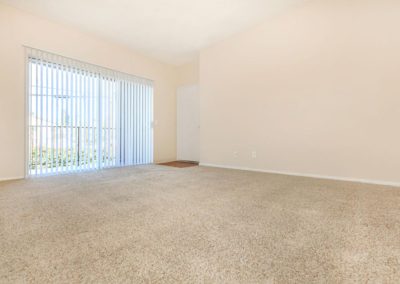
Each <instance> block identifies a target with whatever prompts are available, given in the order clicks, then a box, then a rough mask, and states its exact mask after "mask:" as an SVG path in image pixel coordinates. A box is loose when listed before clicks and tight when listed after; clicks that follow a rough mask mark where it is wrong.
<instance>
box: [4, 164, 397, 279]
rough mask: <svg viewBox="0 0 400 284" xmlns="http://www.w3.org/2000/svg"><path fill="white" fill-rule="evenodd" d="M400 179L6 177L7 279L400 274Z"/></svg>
mask: <svg viewBox="0 0 400 284" xmlns="http://www.w3.org/2000/svg"><path fill="white" fill-rule="evenodd" d="M399 279H400V188H391V187H384V186H373V185H363V184H356V183H346V182H338V181H327V180H318V179H309V178H301V177H290V176H283V175H271V174H263V173H253V172H244V171H233V170H223V169H214V168H205V167H192V168H184V169H179V168H173V167H164V166H142V167H131V168H123V169H111V170H104V171H100V172H92V173H85V174H76V175H68V176H59V177H47V178H37V179H31V180H21V181H13V182H3V183H0V283H19V282H23V283H31V282H32V283H49V282H51V283H82V282H83V283H87V282H92V283H115V282H119V283H120V282H125V283H126V282H130V283H398V281H399Z"/></svg>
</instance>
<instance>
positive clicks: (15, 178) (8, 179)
mask: <svg viewBox="0 0 400 284" xmlns="http://www.w3.org/2000/svg"><path fill="white" fill-rule="evenodd" d="M24 178H25V177H23V176H22V177H8V178H0V181H10V180H19V179H24Z"/></svg>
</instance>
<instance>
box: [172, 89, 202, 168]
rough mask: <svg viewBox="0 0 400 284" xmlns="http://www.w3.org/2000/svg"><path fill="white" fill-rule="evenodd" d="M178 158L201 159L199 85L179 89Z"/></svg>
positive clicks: (185, 159) (187, 159) (184, 159)
mask: <svg viewBox="0 0 400 284" xmlns="http://www.w3.org/2000/svg"><path fill="white" fill-rule="evenodd" d="M177 104H178V105H177V112H178V113H177V120H178V121H177V123H178V125H177V134H178V137H177V148H178V149H177V150H178V153H177V154H178V160H182V161H195V162H198V161H199V160H200V98H199V93H198V87H197V85H192V86H184V87H180V88H178V91H177Z"/></svg>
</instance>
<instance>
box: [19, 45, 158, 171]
mask: <svg viewBox="0 0 400 284" xmlns="http://www.w3.org/2000/svg"><path fill="white" fill-rule="evenodd" d="M27 71H28V72H27V91H28V120H29V122H28V148H29V151H28V153H29V154H28V157H27V163H28V174H29V175H43V174H55V173H65V172H74V171H82V170H93V169H100V168H107V167H115V166H124V165H137V164H147V163H152V162H153V129H152V119H153V87H152V82H151V81H149V80H145V79H141V78H137V77H133V76H130V75H126V74H121V73H118V72H115V71H110V70H107V69H102V68H100V67H97V66H92V65H89V64H86V63H81V62H76V61H73V60H71V59H66V58H63V57H59V56H56V55H52V54H48V53H44V52H41V51H38V50H33V49H29V50H28V56H27Z"/></svg>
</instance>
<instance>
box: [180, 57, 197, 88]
mask: <svg viewBox="0 0 400 284" xmlns="http://www.w3.org/2000/svg"><path fill="white" fill-rule="evenodd" d="M176 73H177V85H178V86H188V85H197V84H198V83H199V60H198V59H196V60H194V61H193V62H190V63H187V64H184V65H182V66H178V67H177V68H176Z"/></svg>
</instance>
